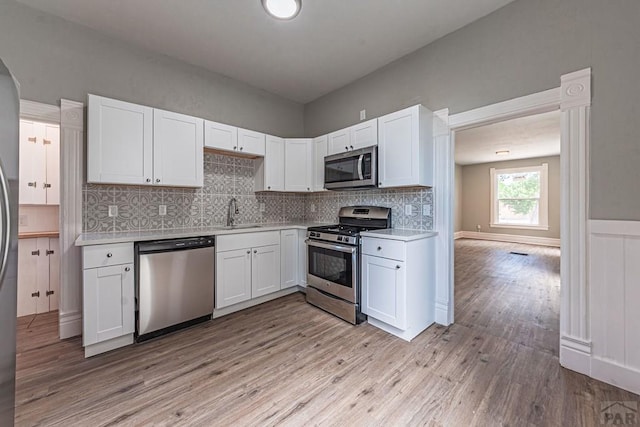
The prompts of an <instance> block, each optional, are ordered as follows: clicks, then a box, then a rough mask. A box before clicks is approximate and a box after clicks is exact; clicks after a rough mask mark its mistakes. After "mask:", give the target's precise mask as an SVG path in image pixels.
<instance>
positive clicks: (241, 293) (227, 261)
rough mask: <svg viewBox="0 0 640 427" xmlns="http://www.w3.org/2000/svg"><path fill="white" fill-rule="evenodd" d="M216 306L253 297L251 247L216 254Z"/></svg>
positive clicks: (221, 306) (231, 303) (227, 304)
mask: <svg viewBox="0 0 640 427" xmlns="http://www.w3.org/2000/svg"><path fill="white" fill-rule="evenodd" d="M215 299H216V300H215V303H216V304H215V306H216V308H223V307H227V306H230V305H233V304H237V303H239V302H242V301H247V300H249V299H251V249H239V250H234V251H225V252H218V253H217V254H216V295H215Z"/></svg>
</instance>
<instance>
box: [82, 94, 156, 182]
mask: <svg viewBox="0 0 640 427" xmlns="http://www.w3.org/2000/svg"><path fill="white" fill-rule="evenodd" d="M88 119H89V120H88V121H89V127H88V144H87V145H88V150H87V151H88V153H87V181H88V182H96V183H109V184H150V183H151V182H152V179H153V108H150V107H144V106H142V105H137V104H132V103H129V102H123V101H118V100H115V99H108V98H104V97H101V96H96V95H89V107H88Z"/></svg>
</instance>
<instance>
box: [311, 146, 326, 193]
mask: <svg viewBox="0 0 640 427" xmlns="http://www.w3.org/2000/svg"><path fill="white" fill-rule="evenodd" d="M328 140H329V138H328V136H327V135H323V136H319V137H317V138H314V139H313V186H312V190H313V191H325V189H324V158H325V156H326V155H327V142H328Z"/></svg>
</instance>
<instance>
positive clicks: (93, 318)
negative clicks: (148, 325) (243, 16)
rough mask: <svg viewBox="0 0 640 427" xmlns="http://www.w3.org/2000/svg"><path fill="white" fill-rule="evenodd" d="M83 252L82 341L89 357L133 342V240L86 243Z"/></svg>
mask: <svg viewBox="0 0 640 427" xmlns="http://www.w3.org/2000/svg"><path fill="white" fill-rule="evenodd" d="M82 252H83V253H82V262H83V345H84V347H85V356H86V357H89V356H93V355H96V354H99V353H103V352H106V351H109V350H113V349H115V348H118V347H122V346H125V345H128V344H132V343H133V333H134V332H135V273H134V267H133V266H134V263H133V260H134V255H133V243H118V244H109V245H96V246H85V247H83V251H82Z"/></svg>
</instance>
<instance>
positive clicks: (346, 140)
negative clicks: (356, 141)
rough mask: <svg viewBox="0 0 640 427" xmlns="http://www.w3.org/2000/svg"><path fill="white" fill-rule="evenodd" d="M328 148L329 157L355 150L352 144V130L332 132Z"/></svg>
mask: <svg viewBox="0 0 640 427" xmlns="http://www.w3.org/2000/svg"><path fill="white" fill-rule="evenodd" d="M328 138H329V141H328V148H327V150H328V151H327V153H328V154H327V155H329V156H330V155H332V154H337V153H344V152H347V151H349V150H353V143H352V142H351V129H350V128H346V129H341V130H337V131H335V132H331V133H330V134H329V136H328Z"/></svg>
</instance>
